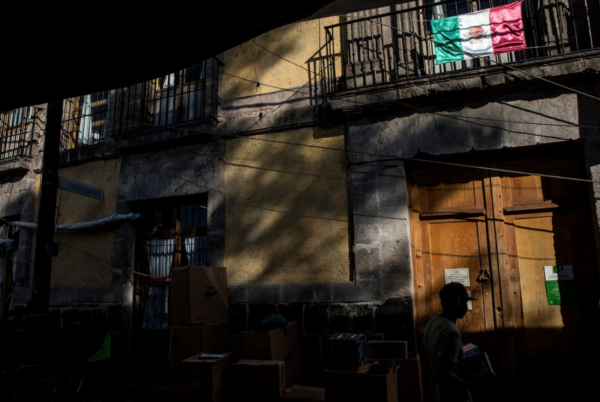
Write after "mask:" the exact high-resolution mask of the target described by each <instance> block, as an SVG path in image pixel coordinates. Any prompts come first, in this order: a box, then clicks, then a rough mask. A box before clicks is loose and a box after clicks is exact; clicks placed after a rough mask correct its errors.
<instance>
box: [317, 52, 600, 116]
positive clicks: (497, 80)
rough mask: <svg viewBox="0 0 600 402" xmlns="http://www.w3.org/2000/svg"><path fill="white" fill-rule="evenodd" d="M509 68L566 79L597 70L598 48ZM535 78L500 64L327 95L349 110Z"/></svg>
mask: <svg viewBox="0 0 600 402" xmlns="http://www.w3.org/2000/svg"><path fill="white" fill-rule="evenodd" d="M510 66H511V67H514V68H517V69H519V70H522V71H525V72H527V73H529V74H533V75H536V76H538V77H543V78H546V79H548V78H560V79H561V80H563V79H568V78H572V77H574V76H578V75H584V74H595V75H597V74H599V73H600V50H588V51H584V52H575V53H569V54H565V55H559V56H552V57H545V58H540V59H535V60H529V61H524V62H520V63H511V64H510ZM531 81H537V78H535V77H532V76H529V75H526V74H522V73H519V72H517V71H514V70H511V69H510V68H508V67H504V66H497V65H496V66H489V67H483V68H473V69H470V70H462V71H456V72H451V73H443V74H437V75H432V76H428V77H423V78H416V79H411V80H406V81H398V82H395V83H390V84H382V85H375V86H370V87H364V88H355V89H349V90H344V91H339V92H335V93H332V94H330V95H329V98H330V100H331V105H332V109H333V110H341V111H344V112H348V113H353V112H355V111H358V110H360V109H362V108H365V107H378V105H381V104H386V103H393V102H396V101H401V100H406V99H411V100H418V99H426V98H430V97H440V96H442V95H446V96H448V95H451V94H456V93H457V92H476V91H485V90H488V91H489V90H490V89H503V88H506V86H507V85H511V84H513V85H514V84H516V88H518V89H520V90H522V87H520V88H519V85H518V84H519V83H523V82H531Z"/></svg>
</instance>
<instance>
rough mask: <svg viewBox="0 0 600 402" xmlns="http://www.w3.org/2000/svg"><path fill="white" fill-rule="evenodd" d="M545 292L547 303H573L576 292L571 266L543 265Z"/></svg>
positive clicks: (575, 299) (575, 298) (558, 304)
mask: <svg viewBox="0 0 600 402" xmlns="http://www.w3.org/2000/svg"><path fill="white" fill-rule="evenodd" d="M544 276H545V278H546V292H547V293H548V304H549V305H557V306H560V305H563V304H575V302H576V301H577V294H576V291H575V280H574V278H573V266H571V265H554V266H548V267H544Z"/></svg>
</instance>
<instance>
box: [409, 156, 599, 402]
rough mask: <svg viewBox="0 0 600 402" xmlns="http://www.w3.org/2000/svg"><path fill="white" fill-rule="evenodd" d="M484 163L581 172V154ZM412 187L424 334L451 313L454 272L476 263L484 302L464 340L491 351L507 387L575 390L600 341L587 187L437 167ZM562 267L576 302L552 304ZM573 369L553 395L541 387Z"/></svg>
mask: <svg viewBox="0 0 600 402" xmlns="http://www.w3.org/2000/svg"><path fill="white" fill-rule="evenodd" d="M482 166H489V167H493V168H499V169H504V170H511V171H518V172H532V173H533V172H535V173H540V174H547V175H555V176H566V177H580V175H581V173H580V172H581V170H580V167H579V165H578V161H577V159H576V158H574V157H571V156H557V157H553V158H538V159H529V160H526V161H523V160H520V161H507V162H498V163H494V162H487V163H485V164H482ZM410 193H411V197H410V200H411V232H412V247H413V261H414V262H415V263H414V280H415V296H416V297H415V298H416V313H417V323H418V324H417V325H418V329H419V331H420V333H421V334H422V331H423V330H424V327H425V325H426V323H427V322H428V321H429V319H430V318H431V317H432V316H433V315H435V314H438V313H439V312H440V311H441V305H440V303H439V297H438V292H439V289H440V288H441V287H442V286H443V285H444V270H446V269H456V268H468V269H469V277H470V283H469V285H470V286H469V287H467V290H469V291H470V292H471V293H472V295H473V297H477V298H478V299H479V300H477V301H475V302H473V303H472V310H470V311H468V312H467V316H466V317H465V318H464V319H462V320H459V328H460V330H461V333H462V334H463V342H464V343H468V342H472V343H475V344H477V345H479V346H480V347H481V348H482V349H483V350H485V351H486V352H487V353H488V354H489V355H490V358H491V360H492V363H493V365H494V366H495V368H496V370H497V372H498V374H499V377H500V379H499V381H498V384H504V385H508V386H511V385H512V386H518V387H519V389H520V391H519V392H521V396H525V394H527V393H531V395H529V396H531V397H534V396H535V397H542V396H543V397H546V398H547V397H554V396H557V395H559V394H560V393H561V390H566V389H568V388H569V386H568V385H567V383H571V384H574V383H577V382H579V381H580V380H581V381H583V377H584V376H585V370H586V369H587V368H588V367H587V362H588V361H589V358H590V357H591V356H592V355H593V354H594V351H595V350H596V348H597V347H596V346H595V341H594V339H593V337H594V325H593V324H592V323H593V322H597V321H598V303H597V300H598V298H597V286H596V284H597V276H596V273H597V271H596V270H597V268H596V258H595V252H594V247H593V244H594V242H593V240H592V235H591V224H590V218H589V213H588V210H589V208H587V207H586V205H588V204H587V200H586V194H587V189H586V187H585V185H584V184H582V183H578V182H573V181H565V180H560V179H550V178H543V177H540V176H537V175H535V174H527V173H519V174H509V173H501V172H490V171H486V170H477V169H463V168H439V167H431V166H430V167H417V168H414V169H412V170H411V174H410ZM556 265H569V266H572V271H573V281H574V282H573V284H574V286H575V289H576V295H577V298H576V301H575V303H573V304H563V305H550V304H549V301H548V296H547V291H546V280H545V276H544V267H545V266H556ZM488 278H489V280H487V279H488ZM567 367H568V373H565V374H561V376H559V378H560V380H552V384H553V385H552V386H551V387H549V388H548V387H547V388H545V390H546V391H547V392H546V393H544V391H543V390H542V391H540V390H539V389H538V388H540V387H541V384H542V383H543V382H544V381H547V380H549V379H552V378H554V377H556V376H557V373H563V371H565V369H566V368H567ZM561 381H562V383H564V384H563V385H557V384H560V383H561ZM512 388H513V389H514V387H512ZM559 388H560V389H559ZM507 389H508V388H507Z"/></svg>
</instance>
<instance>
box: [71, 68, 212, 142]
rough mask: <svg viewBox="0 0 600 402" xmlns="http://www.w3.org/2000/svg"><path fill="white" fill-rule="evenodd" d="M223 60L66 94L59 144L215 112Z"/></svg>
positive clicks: (99, 138) (190, 119)
mask: <svg viewBox="0 0 600 402" xmlns="http://www.w3.org/2000/svg"><path fill="white" fill-rule="evenodd" d="M220 69H221V63H220V62H219V61H218V60H217V59H209V60H207V61H202V62H200V63H198V64H195V65H193V66H190V67H188V68H185V69H183V70H180V71H177V72H174V73H171V74H168V75H166V76H164V77H160V78H156V79H153V80H150V81H145V82H142V83H139V84H135V85H131V86H128V87H124V88H118V89H115V90H111V91H104V92H98V93H94V94H90V95H85V96H79V97H75V98H70V99H66V100H65V107H64V115H63V135H62V149H63V150H64V149H70V148H75V147H80V146H84V145H93V144H97V143H100V142H103V141H104V139H105V137H106V135H107V132H108V131H109V130H111V131H112V133H113V134H116V135H119V134H128V133H135V132H140V131H146V130H152V129H153V128H154V127H153V126H170V125H176V124H181V123H188V122H194V121H198V120H202V119H204V118H208V117H216V115H217V97H218V89H219V72H220Z"/></svg>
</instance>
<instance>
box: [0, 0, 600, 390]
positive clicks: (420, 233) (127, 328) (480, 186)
mask: <svg viewBox="0 0 600 402" xmlns="http://www.w3.org/2000/svg"><path fill="white" fill-rule="evenodd" d="M484 3H485V2H466V1H465V2H454V1H452V2H451V1H446V2H435V3H433V2H431V3H430V2H425V3H422V2H409V3H405V4H402V5H399V6H394V7H389V8H387V9H377V10H371V11H366V12H361V13H357V14H353V15H349V16H346V17H331V18H326V19H320V20H313V21H306V22H300V23H296V24H291V25H288V26H285V27H283V28H279V29H277V30H274V31H271V32H269V33H267V34H264V35H262V36H260V37H258V38H255V39H254V40H251V41H249V42H246V43H244V44H242V45H240V46H238V47H236V48H233V49H231V50H229V51H228V52H226V53H224V54H222V55H219V56H217V57H215V58H214V59H211V60H207V61H206V62H204V63H201V64H199V65H196V66H192V67H190V68H187V69H185V70H182V71H180V72H177V73H174V74H171V75H170V76H166V77H162V78H158V79H156V80H153V81H149V82H146V83H142V84H139V85H136V86H132V87H128V88H122V89H117V90H113V91H107V92H106V93H100V94H92V95H89V96H82V97H79V98H76V99H69V100H65V106H64V110H65V117H64V123H63V128H64V130H63V135H64V141H63V142H64V144H63V150H62V151H61V169H60V176H62V177H66V178H69V179H73V180H77V181H80V182H83V183H85V184H88V185H92V186H96V187H99V188H102V189H103V190H104V201H98V200H94V199H89V198H83V197H81V196H79V195H76V194H72V193H69V192H66V191H62V192H60V196H59V200H58V203H57V205H58V212H59V218H58V223H59V224H71V223H76V222H87V221H95V220H99V219H102V218H106V217H108V216H111V215H113V214H120V215H126V214H140V215H141V217H139V218H138V219H136V220H125V221H123V222H120V223H117V224H116V225H111V226H103V227H99V228H96V229H89V230H86V231H73V232H70V231H59V232H58V234H57V236H56V241H57V242H58V243H59V245H60V252H59V256H58V257H56V258H55V259H54V262H53V276H52V284H53V288H52V292H51V313H50V314H51V318H52V319H51V322H52V325H53V326H54V327H55V328H65V327H68V326H69V325H72V323H74V322H76V321H82V320H88V321H90V322H95V323H97V324H99V325H101V326H103V327H104V328H105V329H106V330H107V331H108V332H110V333H112V334H114V335H116V336H117V338H118V339H119V340H120V341H119V342H118V345H119V346H118V347H119V348H120V349H119V350H120V351H121V354H122V355H123V356H127V355H131V354H132V353H134V354H135V353H136V350H138V351H139V350H143V349H145V348H148V347H149V346H152V347H157V348H159V349H160V348H164V349H165V350H163V351H162V352H161V353H163V354H164V353H166V347H167V344H166V342H165V339H166V335H165V334H166V333H165V330H166V329H167V328H168V307H167V304H166V301H167V300H168V281H167V280H166V278H168V274H169V270H170V268H171V267H172V266H178V265H187V264H192V265H213V266H225V267H227V269H228V281H229V297H230V306H229V308H230V322H229V328H230V333H231V334H232V335H236V334H239V333H240V332H241V331H245V330H248V329H251V328H252V324H253V322H254V321H255V320H256V319H257V318H258V317H260V316H261V315H264V314H268V313H273V312H280V313H282V314H283V315H285V316H286V318H288V320H295V321H298V323H299V328H300V332H301V335H302V336H301V349H302V352H303V354H302V355H303V358H304V359H305V360H304V362H303V363H304V375H305V381H306V382H307V383H309V384H314V385H319V384H322V372H323V370H324V367H325V362H324V357H323V355H322V343H323V342H324V339H325V337H326V335H327V334H331V333H336V332H350V331H353V332H354V331H355V332H364V333H367V334H368V336H369V337H371V338H373V339H402V340H407V341H408V342H409V345H410V352H411V353H413V354H415V353H417V352H419V350H420V348H419V344H420V341H421V337H420V333H421V332H422V330H423V328H424V325H425V323H426V322H427V320H428V319H429V318H430V317H431V316H432V315H433V314H435V313H437V312H439V311H440V306H439V303H438V302H437V297H436V295H437V291H438V290H439V288H440V287H441V286H442V285H443V283H444V274H445V271H444V270H448V269H460V268H462V269H463V271H462V272H464V269H465V268H467V272H468V275H469V284H470V286H469V288H468V290H469V291H471V293H472V294H473V295H474V297H477V298H478V300H477V301H476V302H473V305H472V311H470V312H469V313H468V316H467V319H465V321H464V322H463V323H462V324H461V325H462V326H461V329H462V330H463V332H464V333H465V339H467V340H468V341H469V342H473V343H476V344H479V345H482V347H484V348H486V349H487V350H488V351H489V354H490V358H491V359H492V361H493V363H494V365H495V366H496V367H497V368H498V371H499V372H500V373H502V378H503V381H506V382H507V383H510V384H515V383H517V382H521V383H524V382H527V381H529V380H532V379H533V380H535V379H536V378H538V377H539V376H543V375H546V374H547V373H548V372H551V370H553V369H554V368H555V367H556V365H559V366H560V365H564V364H565V362H566V361H568V362H569V364H571V365H574V366H576V365H577V364H579V362H580V361H583V358H584V357H585V356H586V355H589V354H588V351H594V353H597V351H596V350H595V349H594V348H596V347H595V346H593V343H592V342H590V340H591V339H593V337H594V336H595V335H594V334H597V333H598V326H599V324H600V321H599V319H598V318H599V312H598V305H597V300H598V290H597V289H598V286H597V285H598V264H597V260H598V255H597V250H598V247H597V245H598V240H599V239H598V212H597V208H598V204H597V197H599V194H600V193H599V192H600V187H599V186H598V184H597V182H596V181H600V177H599V174H600V168H599V167H598V166H599V165H598V163H599V159H598V158H599V156H600V136H599V134H598V128H599V127H600V121H599V120H600V117H599V116H600V115H599V114H598V113H597V109H598V104H597V103H598V102H600V101H599V100H598V97H600V87H599V81H598V73H599V72H600V51H599V50H597V49H596V48H597V47H598V43H599V42H598V41H599V40H600V36H598V35H599V33H598V32H597V31H596V25H597V23H596V24H594V22H597V17H598V5H597V4H595V5H594V4H589V3H590V2H587V3H586V5H585V6H584V4H583V2H576V1H571V2H570V3H569V5H568V7H566V8H561V7H558V6H555V5H553V4H554V3H552V4H551V2H545V3H544V4H543V5H542V6H541V8H536V7H538V6H537V5H536V4H534V2H524V3H523V15H524V21H525V27H526V29H527V30H528V31H527V32H528V37H527V40H528V47H529V50H527V51H521V52H516V53H509V54H504V55H500V56H494V57H492V58H491V60H485V59H478V60H470V61H465V62H457V63H452V64H446V65H443V66H438V65H435V63H434V60H435V59H434V55H435V53H434V50H433V44H432V43H431V32H430V30H428V28H427V26H428V25H427V21H428V20H431V19H435V18H444V17H446V16H452V15H456V14H462V13H466V12H470V11H475V10H477V9H485V8H488V7H491V6H497V5H499V4H496V3H495V2H489V3H485V4H484ZM586 7H587V8H586ZM556 83H558V84H559V85H556ZM10 113H13V114H14V113H15V112H10ZM32 113H33V114H32V116H33V117H32V119H34V118H36V119H39V120H40V121H42V120H43V116H44V108H43V106H41V107H40V108H39V109H34V112H32ZM25 114H26V113H25ZM3 116H4V117H3V119H5V120H6V118H7V116H8V114H7V113H5V114H3ZM27 118H29V117H27ZM24 119H25V118H24ZM23 121H25V120H23ZM3 122H4V120H3ZM34 122H35V119H34ZM27 124H31V125H32V126H35V124H34V123H27ZM6 127H12V126H10V125H7V123H4V126H3V130H7V128H6ZM40 127H42V128H39V129H35V128H34V129H32V130H33V131H30V133H31V134H30V137H27V140H26V141H25V142H26V143H28V144H29V143H31V144H32V145H31V150H30V151H27V152H29V153H23V154H19V155H16V154H15V155H13V154H10V153H9V154H6V156H3V161H2V162H3V166H4V167H5V168H3V169H4V170H5V171H6V173H5V179H4V180H6V183H4V184H3V188H7V190H6V191H4V194H5V195H4V196H3V198H2V200H1V202H2V205H0V209H1V210H2V211H4V212H3V215H2V217H3V218H4V219H6V220H9V221H15V220H20V221H30V222H35V219H36V213H37V212H36V211H37V210H36V194H37V192H38V187H39V184H40V183H39V180H38V181H36V180H35V178H36V174H35V173H34V172H33V170H34V169H36V168H38V167H39V163H40V157H39V152H40V149H41V148H40V145H39V144H40V142H41V140H42V139H43V125H41V126H40ZM36 130H37V131H36ZM6 132H8V131H6ZM3 133H4V131H3ZM5 138H9V137H4V134H3V141H7V142H6V144H9V143H10V140H6V139H5ZM28 141H29V142H28ZM3 147H10V145H5V144H4V143H3ZM3 149H4V148H3ZM7 149H12V148H7ZM3 152H4V151H3ZM3 155H4V154H3ZM556 176H561V177H570V178H575V179H582V180H583V181H573V180H563V179H560V178H556ZM592 182H593V183H592ZM9 187H10V188H11V189H10V190H9V189H8V188H9ZM13 189H14V190H13ZM17 199H18V200H17ZM130 217H131V215H130ZM7 233H8V232H7ZM18 237H19V239H18V244H19V245H18V263H17V264H15V270H14V274H11V275H9V276H7V275H6V274H5V278H7V279H5V281H4V282H3V283H4V284H6V283H8V282H9V281H12V282H13V283H14V295H13V296H10V297H11V298H12V299H11V300H12V301H11V302H12V303H13V304H14V311H15V313H13V314H14V319H18V317H19V311H21V312H22V310H23V308H24V306H25V305H26V302H27V300H28V299H29V297H30V292H31V290H30V289H31V274H30V272H31V262H30V261H31V255H32V254H31V253H32V247H35V245H34V244H33V236H32V231H30V230H29V231H28V230H24V229H20V230H19V235H18ZM7 261H8V260H7ZM11 261H12V260H11ZM555 265H556V266H557V265H562V266H571V267H572V268H571V271H570V272H572V280H573V281H574V282H573V283H574V284H575V285H574V286H575V289H576V300H575V302H574V303H573V304H566V303H565V304H564V305H560V306H550V305H548V302H547V300H546V297H547V295H546V287H545V286H546V284H545V279H544V275H543V267H545V266H555ZM140 273H141V274H144V275H145V276H144V275H140ZM147 275H149V276H151V277H153V278H152V279H148V277H147ZM9 287H10V286H9ZM8 293H10V290H9V289H8V287H7V290H6V291H4V293H3V295H4V296H3V297H6V296H7V294H8ZM584 317H585V318H584ZM156 345H159V346H156ZM578 359H579V360H578ZM550 363H552V364H550ZM542 366H543V367H546V369H545V370H549V371H543V370H541V371H540V370H537V368H540V367H542ZM531 368H536V370H531ZM532 373H535V374H532ZM536 375H537V376H538V377H535V376H536Z"/></svg>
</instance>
